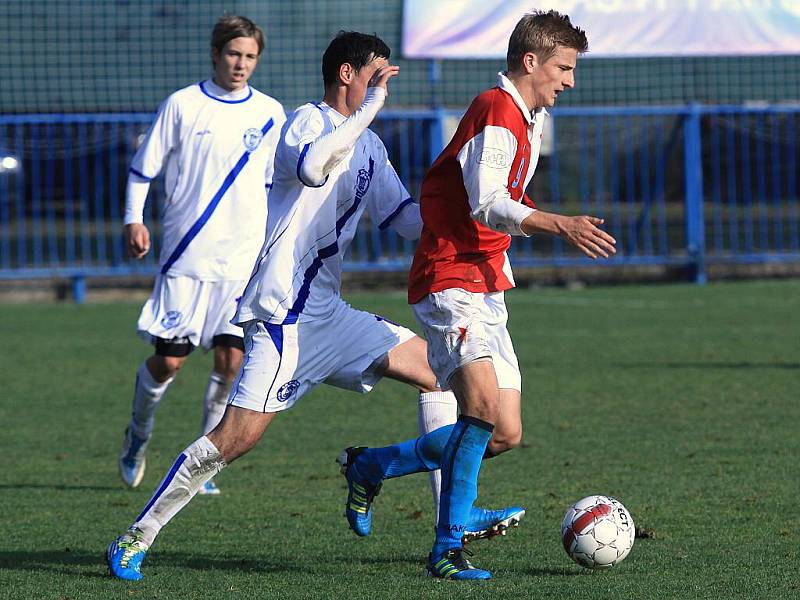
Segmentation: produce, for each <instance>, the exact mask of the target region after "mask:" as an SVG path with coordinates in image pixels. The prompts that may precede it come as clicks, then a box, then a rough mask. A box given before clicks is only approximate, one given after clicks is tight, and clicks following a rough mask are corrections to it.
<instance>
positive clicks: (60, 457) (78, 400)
mask: <svg viewBox="0 0 800 600" xmlns="http://www.w3.org/2000/svg"><path fill="white" fill-rule="evenodd" d="M349 299H350V300H351V301H352V302H353V304H355V305H356V306H359V307H363V308H368V309H370V310H373V311H376V312H381V313H383V314H385V315H386V316H387V317H389V318H392V319H395V320H398V321H401V322H403V323H406V324H411V322H412V317H411V313H410V310H409V309H408V307H407V306H406V305H405V303H404V299H403V296H402V295H401V294H397V293H392V294H387V295H358V296H355V295H354V296H351V297H350V298H349ZM507 299H508V305H509V310H510V313H511V321H510V328H511V332H512V335H513V337H514V341H515V345H516V348H517V353H518V355H519V357H520V362H521V367H522V371H523V378H524V389H523V402H524V422H525V439H524V442H523V446H522V447H520V448H518V449H516V450H514V451H513V452H511V453H509V454H507V455H504V456H502V457H500V458H498V459H496V460H493V461H488V462H487V463H485V465H484V468H483V470H482V473H481V482H480V499H479V503H480V504H481V505H483V506H500V505H503V504H508V503H520V504H523V505H524V506H525V507H526V508H527V509H528V514H527V517H526V519H525V520H524V521H523V524H522V526H521V527H520V528H519V529H517V530H515V531H514V532H513V533H511V534H510V535H509V536H507V537H506V538H500V539H497V540H492V541H490V542H477V543H475V544H474V545H473V546H472V549H473V550H475V551H476V556H475V559H474V560H475V563H476V564H477V565H479V566H482V567H485V568H488V569H491V570H492V571H493V572H494V574H495V579H494V580H492V581H490V582H480V583H475V584H464V583H454V582H439V581H432V580H429V579H427V578H425V577H423V564H424V560H425V556H426V554H427V552H428V550H429V548H430V543H431V541H432V518H431V515H430V511H431V501H430V491H429V488H428V483H427V476H425V475H415V476H412V477H407V478H405V479H400V480H393V481H390V482H388V483H387V484H386V485H385V486H384V491H383V492H382V494H381V495H380V497H379V498H378V499H377V502H376V505H375V506H376V516H375V528H374V533H373V536H372V537H370V538H366V539H357V538H356V537H355V536H354V535H352V534H351V533H350V531H349V530H348V529H347V525H346V522H345V520H344V518H343V517H342V508H343V502H344V497H345V486H344V480H343V479H342V477H341V476H340V475H339V473H338V470H337V468H336V465H335V464H334V462H333V461H334V458H335V457H336V455H337V454H338V452H339V451H340V450H341V448H342V447H344V446H346V445H350V444H352V443H361V444H369V445H383V444H386V443H390V442H392V441H395V440H398V439H401V438H407V437H412V436H414V435H415V432H416V402H415V400H416V397H415V394H414V393H412V392H411V390H409V389H406V388H405V387H403V386H402V385H400V384H396V383H394V382H383V383H381V384H380V385H379V386H378V387H377V389H376V390H375V391H374V392H372V393H371V394H370V395H368V396H357V395H354V394H350V393H346V392H342V391H339V390H336V389H334V388H329V387H321V388H319V389H317V390H315V392H314V393H313V394H311V395H310V396H308V397H306V398H304V399H303V400H302V401H301V402H300V403H299V404H298V405H297V406H296V408H295V409H293V410H291V411H289V412H288V413H286V414H285V415H282V416H281V417H280V418H279V419H276V421H275V423H274V424H273V427H272V428H271V429H270V431H269V432H268V433H267V435H266V436H265V438H264V440H262V442H261V444H260V446H259V447H258V448H256V450H254V451H253V452H252V453H251V454H249V455H247V456H246V457H244V458H243V459H241V460H240V461H239V462H237V463H235V464H234V465H232V466H231V467H230V468H228V469H226V470H225V471H223V472H222V473H221V474H220V475H219V477H218V478H217V482H218V483H219V485H220V487H221V488H222V490H223V495H222V496H219V497H197V498H195V500H194V501H192V503H191V504H190V505H189V506H188V507H187V509H186V510H184V511H183V512H182V513H181V514H180V515H179V516H178V517H176V518H175V519H174V520H173V521H172V522H171V523H170V525H169V526H168V527H166V528H165V529H164V531H163V532H162V534H161V536H160V537H159V539H158V541H157V542H156V544H155V545H154V547H153V549H152V550H151V551H150V553H149V554H148V557H147V560H146V561H145V565H144V572H145V574H146V578H145V580H144V581H143V582H140V583H138V584H129V583H125V582H121V581H115V580H112V579H110V578H109V577H108V576H107V574H106V567H105V563H104V558H103V554H104V550H105V547H106V545H107V544H108V543H109V542H110V541H111V540H112V539H113V538H114V537H115V536H116V535H117V534H118V533H119V532H121V531H123V530H124V529H125V528H126V527H127V526H128V525H129V524H130V522H131V521H132V520H133V519H134V518H135V517H136V515H137V514H138V513H139V511H140V510H141V508H142V507H143V506H144V504H145V503H146V502H147V500H148V498H149V496H150V493H151V492H152V491H153V489H154V487H155V486H156V485H157V483H158V481H159V480H160V478H161V476H162V475H163V474H164V472H165V471H166V470H167V469H168V468H169V466H170V465H171V463H172V460H173V459H174V457H175V455H176V454H177V453H179V452H180V451H181V450H182V449H183V448H184V447H185V446H187V445H188V444H189V443H190V442H191V441H193V440H194V439H195V438H196V437H197V434H198V427H199V420H200V412H201V398H202V393H203V389H204V386H205V381H206V375H207V372H208V369H209V367H210V357H209V356H203V355H202V354H200V353H197V355H196V356H193V357H192V358H191V359H190V360H189V361H188V363H187V365H186V367H185V369H184V370H183V371H182V372H181V374H180V376H179V378H178V379H177V380H176V382H175V383H174V385H173V387H172V388H171V389H170V391H169V393H168V395H167V397H166V398H165V399H164V402H163V404H162V406H161V408H160V409H159V413H158V416H157V423H156V431H155V434H154V437H153V440H152V443H151V446H150V448H151V450H150V453H149V455H148V471H147V473H146V475H145V479H144V482H143V484H142V485H141V487H140V488H139V489H137V490H136V491H126V490H125V489H123V488H122V485H121V483H120V482H119V480H118V476H117V472H116V455H117V452H118V450H119V445H120V442H121V437H122V431H123V429H124V427H125V424H126V421H127V419H128V415H129V411H130V397H131V388H132V384H133V377H134V371H135V369H136V367H137V366H138V364H139V362H140V361H141V360H142V358H143V357H145V356H146V355H147V354H148V353H149V349H148V347H147V346H146V345H145V344H143V343H142V342H140V341H139V340H138V339H137V338H136V337H135V334H134V325H135V321H136V317H137V315H138V311H139V305H138V304H117V305H86V306H73V305H66V304H65V305H50V304H46V305H45V304H43V305H25V306H21V305H19V306H0V331H2V349H1V350H0V358H1V360H0V364H2V375H3V385H2V392H0V396H1V397H2V401H0V424H2V434H0V445H1V446H2V456H3V459H4V461H3V462H4V464H3V468H2V469H1V470H0V499H1V501H2V518H0V524H2V525H1V526H0V533H1V535H0V598H3V599H5V598H9V599H10V598H14V599H17V598H19V599H26V600H27V599H39V598H47V599H51V598H52V599H59V600H67V599H69V600H82V599H85V598H98V599H109V598H126V599H131V598H133V599H144V598H157V599H162V600H164V599H167V600H169V599H180V600H186V599H194V598H196V599H213V598H242V599H244V598H248V599H249V598H281V599H282V598H347V599H348V600H358V599H367V598H410V599H411V598H451V597H457V596H458V597H461V598H488V597H491V598H493V599H499V598H589V599H618V598H620V599H622V598H625V599H628V598H630V599H650V598H655V599H660V598H680V599H687V598H688V599H694V598H709V599H721V598H780V599H783V598H793V597H800V561H799V560H798V546H799V545H800V525H798V519H797V513H796V512H795V511H796V509H797V505H798V498H800V493H799V492H800V487H799V486H798V483H799V482H800V466H798V465H800V461H799V460H798V459H799V458H800V442H799V441H798V440H800V435H799V432H800V402H799V401H800V391H799V390H800V317H798V309H800V281H782V282H780V281H771V282H745V283H724V284H722V283H720V284H713V285H707V286H705V287H695V286H691V285H658V286H656V285H653V286H641V287H640V286H625V287H605V288H593V289H587V290H582V291H566V290H561V289H541V290H515V291H513V292H511V293H509V295H508V298H507ZM592 493H600V494H608V495H612V496H615V497H617V498H619V499H620V500H621V501H622V502H624V503H625V505H626V506H627V507H628V509H629V510H630V511H631V513H632V515H633V517H634V519H635V520H636V523H637V525H638V526H639V527H640V528H642V529H645V530H647V531H648V533H649V535H650V537H648V538H647V539H638V540H637V541H636V544H635V545H634V548H633V550H632V552H631V554H630V556H629V557H628V558H627V560H626V561H625V562H623V563H622V564H620V565H618V566H617V567H615V568H614V569H612V570H610V571H604V572H591V571H587V570H584V569H582V568H580V567H578V566H577V565H575V564H573V563H572V562H571V561H569V559H568V558H567V556H566V554H565V553H564V551H563V549H562V548H561V544H560V540H559V525H560V522H561V518H562V516H563V513H564V511H565V510H566V508H567V506H568V505H569V504H570V503H571V502H573V501H575V500H577V499H578V498H581V497H583V496H585V495H588V494H592Z"/></svg>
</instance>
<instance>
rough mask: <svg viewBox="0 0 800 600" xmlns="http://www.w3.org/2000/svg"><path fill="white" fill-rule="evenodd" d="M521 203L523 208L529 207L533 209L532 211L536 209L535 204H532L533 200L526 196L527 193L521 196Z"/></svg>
mask: <svg viewBox="0 0 800 600" xmlns="http://www.w3.org/2000/svg"><path fill="white" fill-rule="evenodd" d="M521 202H522V203H523V204H524V205H525V206H527V207H529V208H533V209H534V210H535V209H536V202H534V201H533V199H532V198H531V197H530V196H528V194H527V192H526V193H524V194H522V200H521Z"/></svg>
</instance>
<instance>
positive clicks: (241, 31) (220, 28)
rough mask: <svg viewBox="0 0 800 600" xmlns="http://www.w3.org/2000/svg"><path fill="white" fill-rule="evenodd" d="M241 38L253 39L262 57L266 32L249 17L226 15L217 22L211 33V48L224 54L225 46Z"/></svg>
mask: <svg viewBox="0 0 800 600" xmlns="http://www.w3.org/2000/svg"><path fill="white" fill-rule="evenodd" d="M240 37H247V38H253V39H254V40H255V41H256V44H258V55H259V56H261V52H263V50H264V32H263V31H261V28H260V27H259V26H258V25H256V24H255V23H253V22H252V21H251V20H250V19H248V18H247V17H240V16H237V15H225V16H224V17H221V18H220V19H219V21H217V23H216V25H214V30H213V31H212V32H211V47H212V48H215V49H216V50H217V52H222V49H223V48H224V47H225V44H227V43H228V42H230V41H231V40H233V39H236V38H240Z"/></svg>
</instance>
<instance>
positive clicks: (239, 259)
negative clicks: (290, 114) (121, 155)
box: [130, 80, 286, 281]
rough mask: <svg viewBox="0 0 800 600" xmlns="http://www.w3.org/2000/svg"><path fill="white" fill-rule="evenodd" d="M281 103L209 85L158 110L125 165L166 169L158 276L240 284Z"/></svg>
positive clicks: (149, 171)
mask: <svg viewBox="0 0 800 600" xmlns="http://www.w3.org/2000/svg"><path fill="white" fill-rule="evenodd" d="M285 121H286V117H285V113H284V110H283V107H282V106H281V104H280V103H279V102H278V101H276V100H274V99H273V98H271V97H269V96H267V95H266V94H262V93H261V92H259V91H258V90H255V89H253V88H251V87H249V86H248V87H247V88H245V89H243V90H240V91H239V93H237V92H233V93H226V91H225V90H223V89H221V88H219V87H217V86H216V85H214V83H213V82H212V81H209V80H207V81H203V82H200V83H197V84H193V85H190V86H188V87H186V88H183V89H181V90H178V91H177V92H175V93H173V94H172V95H171V96H169V97H168V98H167V99H166V100H165V101H164V102H163V103H162V105H161V106H160V107H159V110H158V114H157V116H156V119H155V121H154V122H153V125H152V127H151V128H150V131H149V132H148V133H147V136H146V138H145V140H144V143H143V144H142V146H141V147H140V148H139V150H138V151H137V153H136V156H135V157H134V159H133V162H132V164H131V169H130V170H131V174H132V176H134V177H139V178H142V179H145V180H150V179H153V178H154V177H155V176H156V175H158V174H159V172H160V171H161V169H162V168H165V185H166V195H167V197H166V201H165V204H164V209H163V214H162V217H161V233H162V246H161V256H160V264H161V273H162V274H169V275H185V276H189V277H193V278H195V279H200V280H207V281H232V280H246V279H247V278H248V277H249V275H250V273H251V272H252V269H253V263H254V262H255V260H256V257H257V256H258V251H259V249H260V248H261V246H262V244H263V242H264V232H265V224H266V217H267V188H268V187H269V186H270V185H271V182H272V173H273V159H274V151H275V146H276V144H277V141H278V139H279V136H280V130H281V127H282V126H283V124H284V122H285Z"/></svg>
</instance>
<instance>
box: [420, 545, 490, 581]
mask: <svg viewBox="0 0 800 600" xmlns="http://www.w3.org/2000/svg"><path fill="white" fill-rule="evenodd" d="M465 555H468V556H472V553H471V552H470V551H469V550H467V549H465V548H451V549H450V550H448V551H446V552H445V553H443V554H441V555H439V556H438V557H434V556H433V554H430V555H428V566H427V569H428V576H430V577H436V578H438V579H454V580H468V579H491V578H492V574H491V573H490V572H489V571H486V570H484V569H479V568H477V567H475V566H473V565H472V563H471V562H469V560H468V559H467V556H465Z"/></svg>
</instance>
